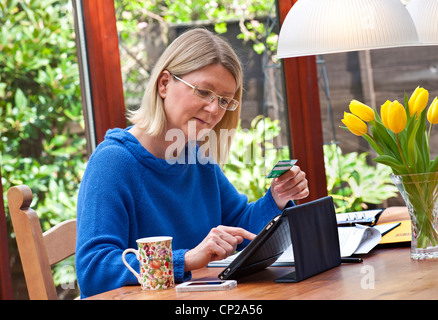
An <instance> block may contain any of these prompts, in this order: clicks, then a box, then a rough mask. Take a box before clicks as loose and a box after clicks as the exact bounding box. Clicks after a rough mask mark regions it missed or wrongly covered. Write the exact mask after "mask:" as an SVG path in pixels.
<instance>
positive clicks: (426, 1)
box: [406, 0, 438, 45]
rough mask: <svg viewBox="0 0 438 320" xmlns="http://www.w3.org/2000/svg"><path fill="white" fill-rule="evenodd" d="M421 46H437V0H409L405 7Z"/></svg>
mask: <svg viewBox="0 0 438 320" xmlns="http://www.w3.org/2000/svg"><path fill="white" fill-rule="evenodd" d="M406 8H407V9H408V12H409V13H410V14H411V17H412V20H413V21H414V23H415V26H416V28H417V33H418V38H419V39H420V43H421V44H425V45H436V44H438V0H411V1H409V3H408V4H407V5H406Z"/></svg>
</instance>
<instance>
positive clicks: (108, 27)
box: [76, 0, 126, 145]
mask: <svg viewBox="0 0 438 320" xmlns="http://www.w3.org/2000/svg"><path fill="white" fill-rule="evenodd" d="M76 10H77V11H79V12H77V13H76V14H77V15H81V16H80V18H81V19H79V21H82V23H83V27H84V31H85V39H84V40H85V41H84V42H85V43H82V45H85V46H86V50H85V52H86V57H83V58H82V59H80V60H81V62H82V63H84V64H85V67H88V70H87V71H88V79H84V77H83V76H81V81H89V85H90V86H89V87H90V89H91V90H90V91H91V101H92V110H93V114H92V115H90V116H92V118H93V121H92V123H94V128H93V129H94V133H95V140H96V141H95V142H96V145H97V144H98V143H99V142H101V141H103V139H104V137H105V133H106V131H107V130H108V129H111V128H115V127H119V128H125V127H126V120H125V102H124V101H125V100H124V95H123V81H122V74H121V68H120V54H119V42H118V35H117V27H116V15H115V8H114V0H99V1H95V0H80V2H79V3H76ZM82 52H84V50H82V51H81V50H80V49H79V48H78V55H81V54H82ZM83 67H84V66H82V68H83ZM83 87H84V86H81V88H83ZM83 101H84V99H83ZM84 111H85V112H86V110H85V106H84Z"/></svg>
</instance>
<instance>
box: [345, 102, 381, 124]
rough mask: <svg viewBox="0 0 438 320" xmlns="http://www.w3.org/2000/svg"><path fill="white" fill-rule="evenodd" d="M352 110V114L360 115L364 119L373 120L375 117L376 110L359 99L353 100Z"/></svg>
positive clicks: (351, 103)
mask: <svg viewBox="0 0 438 320" xmlns="http://www.w3.org/2000/svg"><path fill="white" fill-rule="evenodd" d="M350 111H351V113H352V114H354V115H356V116H358V117H359V118H361V119H362V120H363V121H367V122H368V121H372V120H374V119H375V116H374V110H373V109H371V108H370V107H368V106H367V105H366V104H363V103H362V102H360V101H357V100H351V102H350Z"/></svg>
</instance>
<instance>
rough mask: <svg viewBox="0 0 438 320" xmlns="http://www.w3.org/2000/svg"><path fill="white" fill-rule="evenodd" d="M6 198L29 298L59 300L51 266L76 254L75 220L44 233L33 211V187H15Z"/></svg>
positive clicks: (65, 222)
mask: <svg viewBox="0 0 438 320" xmlns="http://www.w3.org/2000/svg"><path fill="white" fill-rule="evenodd" d="M7 197H8V205H9V211H10V214H11V219H12V225H13V227H14V232H15V237H16V240H17V246H18V251H19V253H20V258H21V263H22V266H23V271H24V276H25V279H26V284H27V290H28V292H29V298H30V299H31V300H55V299H58V295H57V293H56V287H55V283H54V281H53V276H52V270H51V266H52V265H54V264H56V263H58V262H60V261H62V260H64V259H66V258H68V257H69V256H71V255H73V254H74V253H75V249H76V219H72V220H67V221H64V222H62V223H60V224H58V225H56V226H55V227H53V228H51V229H50V230H48V231H46V232H44V234H43V233H42V230H41V225H40V221H39V218H38V215H37V213H36V212H35V211H34V210H33V209H32V208H30V204H31V202H32V191H31V190H30V188H29V187H28V186H26V185H20V186H15V187H12V188H10V189H9V190H8V194H7Z"/></svg>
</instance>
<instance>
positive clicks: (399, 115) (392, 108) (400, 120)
mask: <svg viewBox="0 0 438 320" xmlns="http://www.w3.org/2000/svg"><path fill="white" fill-rule="evenodd" d="M387 122H388V129H390V130H391V131H392V132H394V133H396V134H397V133H400V132H402V131H403V130H404V128H405V127H406V123H407V115H406V110H405V108H404V107H403V106H402V105H401V103H400V102H398V101H397V100H395V101H394V102H392V103H391V104H390V105H389V107H388V113H387Z"/></svg>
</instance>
